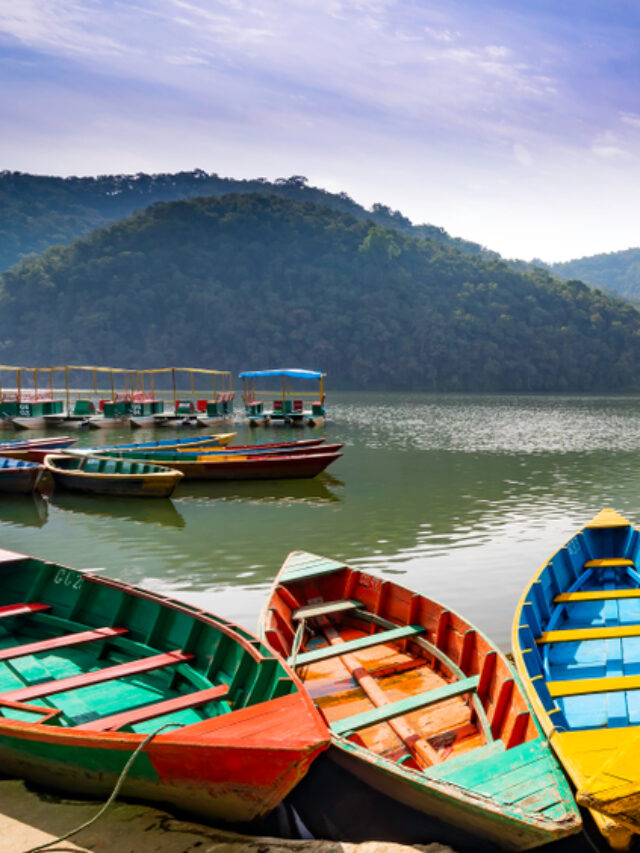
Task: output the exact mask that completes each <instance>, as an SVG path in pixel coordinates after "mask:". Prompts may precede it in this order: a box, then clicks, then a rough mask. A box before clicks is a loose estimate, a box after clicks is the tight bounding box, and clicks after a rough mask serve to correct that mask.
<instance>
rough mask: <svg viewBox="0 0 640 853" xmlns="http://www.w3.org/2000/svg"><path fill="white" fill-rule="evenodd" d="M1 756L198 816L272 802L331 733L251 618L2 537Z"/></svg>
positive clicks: (84, 791)
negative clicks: (221, 612) (220, 612)
mask: <svg viewBox="0 0 640 853" xmlns="http://www.w3.org/2000/svg"><path fill="white" fill-rule="evenodd" d="M0 567H1V570H2V584H1V585H0V767H1V768H2V773H3V775H7V776H13V777H17V778H24V779H26V780H27V781H31V782H35V783H38V784H44V785H46V786H48V787H53V788H55V789H57V790H59V791H65V792H71V793H75V794H81V795H92V796H100V797H106V796H107V795H109V794H110V793H111V792H112V790H113V788H114V786H115V784H116V781H117V780H118V777H119V776H120V774H121V772H122V770H123V768H124V766H125V764H126V763H127V762H128V761H129V759H133V763H132V764H131V766H130V769H129V771H128V773H127V775H126V777H125V779H124V785H123V788H122V796H124V797H128V798H131V799H135V800H140V801H147V802H152V803H154V804H157V805H161V806H167V807H169V808H175V809H179V810H180V811H181V812H187V813H189V814H192V815H194V816H196V817H199V818H204V819H205V820H219V821H225V822H236V821H238V822H242V823H246V822H249V821H252V820H254V819H257V818H261V817H263V816H266V815H267V814H268V813H269V812H270V811H271V810H272V809H274V808H275V807H276V806H277V805H278V804H279V803H280V801H281V800H282V799H283V798H284V797H285V796H286V794H287V793H288V792H289V791H290V790H291V789H292V788H293V787H294V786H295V785H296V784H297V783H298V782H299V780H300V779H301V778H302V776H303V775H304V774H305V772H306V771H307V769H308V767H309V765H310V763H311V762H312V761H313V759H314V758H315V757H316V756H317V755H318V753H319V752H320V751H322V750H323V749H324V748H325V747H326V746H327V745H328V741H329V733H328V729H327V727H326V724H325V723H324V722H323V720H322V718H321V716H320V714H319V712H318V711H317V710H316V709H315V708H314V705H313V703H312V701H311V699H310V698H309V697H308V695H307V694H306V692H305V691H304V690H303V689H302V687H301V684H300V682H299V680H298V679H297V677H296V676H295V675H294V673H293V672H292V670H291V669H290V668H289V667H288V666H287V665H286V664H285V663H284V661H283V660H282V659H281V658H279V657H278V656H277V655H276V654H275V653H274V652H272V651H271V650H270V649H269V648H268V647H267V646H265V645H264V644H263V643H261V642H260V641H259V640H258V639H257V638H256V637H254V636H253V635H252V634H250V633H249V632H247V631H245V630H244V629H242V628H239V627H238V626H236V625H233V624H231V623H230V622H227V621H226V620H224V619H222V618H220V617H217V616H214V615H212V614H210V613H206V612H204V611H202V610H199V609H198V608H197V607H193V606H190V605H187V604H184V603H180V602H178V601H174V600H172V599H169V598H167V597H165V596H163V595H159V594H156V593H153V592H150V591H147V590H143V589H140V588H138V587H134V586H130V585H128V584H125V583H121V582H119V581H117V580H113V579H111V578H107V577H103V576H101V575H98V574H93V573H88V572H81V571H78V570H76V569H71V568H67V567H66V566H61V565H57V564H54V563H49V562H44V561H42V560H38V559H35V558H33V557H28V556H26V555H24V554H18V553H14V552H11V551H3V550H0Z"/></svg>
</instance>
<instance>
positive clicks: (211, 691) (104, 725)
mask: <svg viewBox="0 0 640 853" xmlns="http://www.w3.org/2000/svg"><path fill="white" fill-rule="evenodd" d="M228 693H229V686H228V685H227V684H218V685H217V686H216V687H209V688H208V689H207V690H198V691H197V692H196V693H188V694H186V695H183V696H177V697H176V698H175V699H165V700H164V701H162V702H154V703H153V704H151V705H145V706H144V707H142V708H133V709H132V710H129V711H123V712H122V713H119V714H112V715H110V716H108V717H101V718H100V719H98V720H92V721H91V722H90V723H84V724H83V725H80V726H76V729H82V730H83V731H93V732H105V731H115V730H117V729H121V728H122V727H123V726H132V725H134V724H135V723H142V722H145V721H146V720H151V719H153V718H154V717H162V716H164V715H165V714H172V713H174V712H176V711H183V710H185V709H191V708H197V707H198V706H199V705H206V704H207V702H213V701H216V700H220V699H223V698H224V697H225V696H227V695H228Z"/></svg>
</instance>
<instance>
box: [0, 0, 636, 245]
mask: <svg viewBox="0 0 640 853" xmlns="http://www.w3.org/2000/svg"><path fill="white" fill-rule="evenodd" d="M639 69H640V4H638V3H636V2H633V3H631V2H628V3H627V2H617V1H616V0H609V2H606V1H605V0H570V2H569V1H568V0H565V2H563V0H555V2H551V0H549V2H547V0H520V2H518V3H515V2H513V0H483V2H478V0H460V2H448V0H440V2H432V0H414V2H411V0H225V2H216V0H127V2H120V0H0V128H1V129H2V133H1V134H0V169H11V170H19V171H24V172H33V173H38V174H55V175H72V174H76V175H88V174H108V173H122V172H138V171H144V172H161V171H177V170H182V169H186V170H188V169H192V168H201V169H205V170H206V171H214V172H217V173H218V174H220V175H224V176H230V177H266V178H270V179H273V178H277V177H287V176H289V175H294V174H298V175H306V176H307V177H308V178H309V181H310V183H312V184H315V185H317V186H322V187H325V188H326V189H329V190H332V191H345V192H347V193H348V194H349V195H351V196H352V197H353V198H354V199H355V200H356V201H358V202H360V203H362V204H364V205H365V206H367V207H369V206H370V205H371V204H372V203H374V202H381V203H383V204H388V205H390V206H391V207H392V208H394V209H399V210H400V211H402V213H404V214H405V215H407V216H409V217H410V218H411V219H412V220H413V221H414V222H416V223H419V222H429V223H432V224H434V225H440V226H443V227H444V228H446V229H447V231H449V232H450V233H451V234H453V235H455V236H461V237H465V238H467V239H470V240H475V241H477V242H479V243H482V244H483V245H485V246H487V247H489V248H491V249H494V250H496V251H499V252H500V253H501V254H503V255H504V256H506V257H520V258H524V259H530V258H532V257H538V258H541V259H543V260H546V261H554V260H567V259H569V258H574V257H580V256H583V255H591V254H595V253H597V252H607V251H617V250H620V249H626V248H628V247H630V246H640V192H639V188H640V85H639V84H640V75H639V73H638V72H639Z"/></svg>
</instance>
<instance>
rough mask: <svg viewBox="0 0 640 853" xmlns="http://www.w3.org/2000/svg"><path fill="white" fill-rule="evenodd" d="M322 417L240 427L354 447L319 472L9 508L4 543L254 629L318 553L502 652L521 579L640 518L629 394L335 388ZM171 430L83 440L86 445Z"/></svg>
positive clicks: (637, 447)
mask: <svg viewBox="0 0 640 853" xmlns="http://www.w3.org/2000/svg"><path fill="white" fill-rule="evenodd" d="M328 407H329V414H330V417H331V420H330V421H328V422H327V423H326V424H325V426H324V428H322V429H316V430H313V432H312V431H311V430H307V431H306V432H305V433H302V431H299V430H296V431H291V430H286V429H281V428H274V429H270V430H262V429H260V430H253V431H251V430H249V429H248V428H247V427H246V426H245V425H244V424H242V423H241V422H240V421H239V422H238V424H237V425H236V429H237V431H238V437H237V438H236V439H235V441H234V443H236V444H244V443H248V442H255V441H277V440H280V439H281V438H284V437H287V438H300V437H302V436H303V435H306V436H308V435H310V434H314V435H315V434H321V435H324V436H325V437H326V439H327V442H334V441H335V442H344V444H345V447H344V455H343V457H342V458H341V459H339V460H338V461H337V462H336V463H334V465H332V466H331V467H330V468H329V469H328V471H327V472H326V473H325V474H322V475H320V476H319V477H317V478H316V479H314V480H307V481H305V480H297V481H296V480H290V481H262V482H253V483H251V482H246V483H207V482H195V483H189V482H187V483H183V484H181V485H180V486H179V487H178V489H177V490H176V492H175V494H174V497H173V498H172V499H171V500H152V499H146V500H145V499H139V500H136V499H124V498H123V499H113V498H109V499H107V498H90V497H82V496H74V495H71V494H66V493H58V494H53V495H52V496H51V497H50V499H48V500H42V499H40V500H32V499H30V498H27V499H24V500H22V499H20V500H18V499H16V498H13V499H11V500H9V499H6V498H4V499H3V500H2V501H0V547H2V548H8V549H12V550H16V551H21V552H24V553H28V554H33V555H36V556H38V557H41V558H46V559H49V560H53V561H56V562H61V563H65V564H67V565H71V566H74V567H77V568H99V569H100V571H102V572H104V573H105V574H108V575H111V576H114V577H119V578H121V579H122V580H125V581H128V582H131V583H136V584H141V585H144V586H148V587H151V588H153V589H156V590H159V591H161V592H164V593H170V594H172V595H175V596H176V597H178V598H182V599H186V600H188V601H190V602H193V603H197V604H199V605H200V606H202V607H206V608H208V609H210V610H213V611H215V612H217V613H219V614H221V615H223V616H225V617H227V618H230V619H232V620H234V621H236V622H239V623H240V624H242V625H244V626H245V627H248V628H250V629H255V627H256V620H257V616H258V611H259V609H260V606H261V604H262V601H263V599H264V596H265V594H266V592H267V589H268V587H269V584H270V583H271V580H272V578H273V576H274V575H275V573H276V572H277V570H278V569H279V567H280V565H281V564H282V562H283V560H284V558H285V557H286V555H287V554H288V553H289V552H290V551H292V550H296V549H303V550H308V551H313V552H315V553H318V554H322V555H325V556H329V557H333V558H337V559H340V560H344V561H346V562H349V563H350V564H351V565H354V566H357V567H360V568H365V569H367V570H369V571H372V572H374V573H376V574H379V575H381V576H386V577H393V579H394V580H397V581H398V582H400V583H403V584H405V585H406V586H409V587H411V588H413V589H415V590H416V591H418V592H422V593H424V594H426V595H429V596H431V597H433V598H436V599H438V600H440V601H442V602H443V603H446V604H447V606H449V607H451V608H453V609H456V610H459V611H461V612H463V613H464V614H465V615H466V616H467V618H468V619H470V620H471V621H472V622H474V623H475V624H476V625H477V626H478V627H479V628H481V629H482V630H484V631H485V632H486V633H488V634H489V635H490V636H491V637H492V638H493V639H494V640H495V641H496V642H497V643H498V644H499V645H501V646H502V647H503V648H504V649H508V647H509V635H510V627H511V619H512V614H513V610H514V606H515V604H516V601H517V599H518V598H519V595H520V593H521V591H522V589H523V588H524V586H525V583H526V582H527V579H528V578H529V577H530V576H531V575H532V574H533V572H534V571H535V570H536V569H537V568H538V567H539V565H540V564H541V563H542V562H543V561H544V560H545V559H546V558H547V557H548V556H550V555H551V553H552V552H553V551H555V550H556V548H557V547H558V546H559V545H561V544H562V542H564V541H565V540H566V539H567V538H568V537H569V536H570V535H572V533H573V532H575V530H576V529H578V528H579V527H581V526H582V525H583V524H584V523H585V522H586V521H588V520H589V519H590V518H591V517H592V516H593V515H595V514H596V513H597V512H599V511H600V510H601V509H603V508H604V507H614V508H615V509H617V510H619V511H620V512H622V513H623V514H625V515H627V516H628V517H629V518H630V519H631V521H635V522H640V466H639V464H638V462H639V458H640V399H637V398H635V397H634V398H631V397H575V396H572V397H569V396H453V395H438V396H433V395H400V394H396V395H375V394H361V393H353V394H351V393H339V394H338V393H331V392H330V393H329V397H328ZM220 431H223V430H222V429H221V430H220ZM33 434H34V435H37V434H38V433H33ZM182 434H186V433H184V432H183V433H182ZM171 435H173V433H172V432H171V431H169V430H167V429H163V430H157V431H156V433H155V434H153V433H152V432H151V431H148V432H147V431H142V430H137V431H135V432H132V431H131V430H128V429H127V430H122V431H115V430H109V431H101V432H90V433H80V434H79V436H80V437H79V441H78V445H79V446H80V445H82V446H86V445H90V444H92V443H97V442H101V443H115V442H117V441H123V442H124V441H126V442H130V441H138V440H140V441H144V440H150V439H153V438H169V437H170V436H171ZM10 437H12V436H11V435H10V433H6V432H5V433H4V434H3V435H2V438H10Z"/></svg>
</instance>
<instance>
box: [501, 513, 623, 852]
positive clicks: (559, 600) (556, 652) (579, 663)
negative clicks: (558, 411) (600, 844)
mask: <svg viewBox="0 0 640 853" xmlns="http://www.w3.org/2000/svg"><path fill="white" fill-rule="evenodd" d="M639 558H640V536H639V534H638V530H637V529H636V528H635V527H634V526H633V525H631V523H630V522H629V521H628V520H627V519H626V518H624V517H623V516H621V515H620V514H619V513H617V512H615V511H614V510H603V511H602V512H601V513H599V514H598V515H597V516H596V517H595V518H594V519H592V521H590V522H589V523H588V524H587V525H585V527H584V528H582V530H580V531H578V532H577V533H576V534H575V535H574V536H573V537H572V538H571V539H569V541H568V542H567V543H565V545H563V546H562V547H561V548H560V549H559V550H558V551H557V552H556V553H555V554H554V555H553V556H552V557H551V558H550V559H549V560H548V561H547V562H545V564H544V565H543V566H542V567H541V568H540V569H539V571H538V572H537V573H536V574H535V575H534V577H533V578H532V581H531V582H530V584H529V586H528V587H527V589H526V590H525V592H524V594H523V595H522V598H521V599H520V602H519V604H518V607H517V609H516V614H515V619H514V625H513V649H514V656H515V661H516V667H517V669H518V672H519V674H520V676H521V678H522V680H523V684H524V687H525V689H526V691H527V694H528V696H529V699H530V701H531V703H532V706H533V708H534V710H535V712H536V714H537V716H538V719H539V720H540V723H541V725H542V727H543V729H544V730H545V731H546V732H547V734H548V736H549V738H550V742H551V745H552V746H553V748H554V750H555V752H556V754H557V755H558V757H559V758H560V761H561V762H562V764H563V765H564V767H565V769H566V771H567V773H568V774H569V776H570V777H571V779H572V781H573V783H574V785H575V786H576V788H577V791H578V793H577V799H578V802H580V803H581V804H583V805H586V806H588V807H589V808H591V809H592V814H593V817H594V819H595V821H596V824H597V825H598V827H599V829H600V831H601V832H602V834H603V835H604V836H605V838H606V839H607V841H608V842H609V844H610V845H611V847H612V848H613V849H616V850H625V849H627V848H628V847H629V845H630V843H631V841H632V836H633V832H634V831H636V830H637V829H638V827H639V826H640V820H639V818H640V796H639V792H640V765H637V762H636V765H637V766H636V769H635V770H634V769H633V766H634V765H633V761H631V760H629V757H630V756H632V755H633V750H632V749H631V746H630V745H631V743H633V742H635V737H634V735H635V736H638V735H640V728H639V724H640V705H639V704H638V703H639V702H640V689H639V688H640V679H639V678H638V676H637V674H636V666H637V664H636V663H635V661H636V660H637V659H638V658H637V655H638V650H639V649H640V646H639V645H638V644H639V643H640V629H639V628H638V623H640V610H639V608H640V575H639V574H638V570H637V568H636V566H637V565H638V559H639ZM618 773H619V774H620V775H619V776H618Z"/></svg>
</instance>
